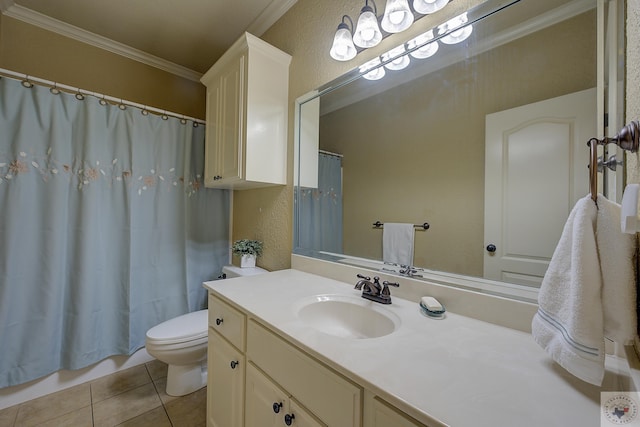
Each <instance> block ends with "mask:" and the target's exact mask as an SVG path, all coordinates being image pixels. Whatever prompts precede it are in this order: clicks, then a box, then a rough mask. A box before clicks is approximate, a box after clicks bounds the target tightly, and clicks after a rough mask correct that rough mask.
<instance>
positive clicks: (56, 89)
mask: <svg viewBox="0 0 640 427" xmlns="http://www.w3.org/2000/svg"><path fill="white" fill-rule="evenodd" d="M49 92H51V93H52V94H54V95H60V89H58V86H57V83H54V84H53V87H51V88H50V89H49Z"/></svg>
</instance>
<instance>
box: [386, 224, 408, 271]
mask: <svg viewBox="0 0 640 427" xmlns="http://www.w3.org/2000/svg"><path fill="white" fill-rule="evenodd" d="M414 234H415V230H414V228H413V224H402V223H394V222H385V223H384V228H383V229H382V259H383V261H384V262H389V263H395V264H401V265H409V266H411V265H413V236H414Z"/></svg>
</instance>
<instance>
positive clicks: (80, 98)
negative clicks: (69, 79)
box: [76, 89, 84, 101]
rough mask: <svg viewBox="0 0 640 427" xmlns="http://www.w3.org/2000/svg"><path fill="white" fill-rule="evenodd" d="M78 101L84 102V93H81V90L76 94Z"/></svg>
mask: <svg viewBox="0 0 640 427" xmlns="http://www.w3.org/2000/svg"><path fill="white" fill-rule="evenodd" d="M76 99H77V100H78V101H84V95H83V94H82V92H81V91H80V89H78V93H76Z"/></svg>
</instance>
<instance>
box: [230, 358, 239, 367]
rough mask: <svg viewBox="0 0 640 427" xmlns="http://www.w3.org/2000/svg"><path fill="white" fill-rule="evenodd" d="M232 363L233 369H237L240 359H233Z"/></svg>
mask: <svg viewBox="0 0 640 427" xmlns="http://www.w3.org/2000/svg"><path fill="white" fill-rule="evenodd" d="M230 365H231V369H236V366H238V361H237V360H232V361H231V364H230Z"/></svg>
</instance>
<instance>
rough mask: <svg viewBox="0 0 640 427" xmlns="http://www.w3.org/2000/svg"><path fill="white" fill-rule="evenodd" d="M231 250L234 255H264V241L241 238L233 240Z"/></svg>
mask: <svg viewBox="0 0 640 427" xmlns="http://www.w3.org/2000/svg"><path fill="white" fill-rule="evenodd" d="M231 250H232V251H233V253H234V255H240V256H242V255H255V256H260V255H262V242H261V241H260V240H249V239H241V240H236V241H235V242H233V245H232V246H231Z"/></svg>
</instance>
